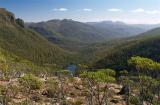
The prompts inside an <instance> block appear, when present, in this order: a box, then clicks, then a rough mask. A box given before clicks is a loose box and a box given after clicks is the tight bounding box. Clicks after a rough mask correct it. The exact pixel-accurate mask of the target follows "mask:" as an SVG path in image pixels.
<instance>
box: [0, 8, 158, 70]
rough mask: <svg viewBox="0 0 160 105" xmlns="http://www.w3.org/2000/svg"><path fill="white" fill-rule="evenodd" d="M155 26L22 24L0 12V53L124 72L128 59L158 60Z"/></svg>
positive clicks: (67, 22)
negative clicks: (145, 58)
mask: <svg viewBox="0 0 160 105" xmlns="http://www.w3.org/2000/svg"><path fill="white" fill-rule="evenodd" d="M157 27H159V25H158V24H157V25H145V24H144V25H142V24H135V25H133V24H125V23H122V22H112V21H103V22H87V23H82V22H77V21H73V20H68V19H64V20H50V21H46V22H39V23H25V22H24V21H23V20H22V19H16V18H15V16H14V14H13V13H11V12H9V11H7V10H6V9H0V52H3V53H4V54H3V56H5V55H13V56H11V58H14V57H16V58H18V59H23V60H26V61H29V62H31V63H33V64H36V65H40V66H44V65H57V66H61V67H65V66H66V65H68V64H71V63H74V64H79V63H82V64H88V65H90V66H91V67H93V68H108V67H109V68H113V69H116V70H120V69H127V60H128V59H129V58H130V57H131V56H137V55H138V56H143V57H149V58H151V59H154V60H156V61H160V55H159V53H160V50H159V49H160V44H159V42H160V29H159V28H157ZM6 52H7V53H6ZM5 53H6V54H5ZM6 57H7V56H6Z"/></svg>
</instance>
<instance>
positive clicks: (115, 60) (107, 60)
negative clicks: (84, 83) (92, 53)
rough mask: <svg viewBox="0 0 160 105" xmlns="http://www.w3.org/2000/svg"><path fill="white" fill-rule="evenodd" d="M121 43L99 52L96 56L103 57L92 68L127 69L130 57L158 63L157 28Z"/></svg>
mask: <svg viewBox="0 0 160 105" xmlns="http://www.w3.org/2000/svg"><path fill="white" fill-rule="evenodd" d="M121 41H122V42H119V45H115V46H113V47H112V48H110V49H106V51H103V52H99V54H98V55H99V56H103V57H102V59H101V60H98V61H97V62H96V63H95V65H94V66H95V67H96V68H106V67H111V68H114V69H117V70H122V69H128V66H127V60H128V59H129V58H130V57H132V56H142V57H148V58H151V59H153V60H155V61H160V29H159V28H157V29H154V30H151V31H149V32H146V33H144V34H141V35H139V36H136V37H132V38H127V39H123V40H121ZM104 56H105V57H104Z"/></svg>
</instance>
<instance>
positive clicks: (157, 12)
mask: <svg viewBox="0 0 160 105" xmlns="http://www.w3.org/2000/svg"><path fill="white" fill-rule="evenodd" d="M131 12H133V13H145V14H153V15H154V14H160V10H144V9H142V8H139V9H135V10H132V11H131Z"/></svg>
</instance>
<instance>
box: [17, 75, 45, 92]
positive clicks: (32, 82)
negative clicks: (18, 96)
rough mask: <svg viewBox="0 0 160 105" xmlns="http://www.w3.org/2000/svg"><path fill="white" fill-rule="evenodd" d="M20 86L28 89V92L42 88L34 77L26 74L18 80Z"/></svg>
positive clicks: (40, 83)
mask: <svg viewBox="0 0 160 105" xmlns="http://www.w3.org/2000/svg"><path fill="white" fill-rule="evenodd" d="M19 82H20V84H21V85H22V86H23V87H25V88H28V89H29V90H36V89H40V88H41V86H42V82H41V81H40V80H39V78H37V77H36V76H34V75H32V74H26V75H24V76H23V77H21V78H20V79H19Z"/></svg>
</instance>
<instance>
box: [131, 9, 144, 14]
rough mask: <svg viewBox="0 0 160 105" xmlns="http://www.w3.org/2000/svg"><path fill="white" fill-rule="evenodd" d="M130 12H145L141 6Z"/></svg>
mask: <svg viewBox="0 0 160 105" xmlns="http://www.w3.org/2000/svg"><path fill="white" fill-rule="evenodd" d="M132 12H134V13H142V12H145V10H144V9H142V8H138V9H135V10H132Z"/></svg>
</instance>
